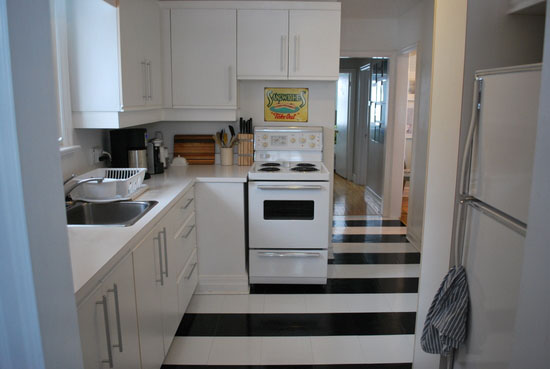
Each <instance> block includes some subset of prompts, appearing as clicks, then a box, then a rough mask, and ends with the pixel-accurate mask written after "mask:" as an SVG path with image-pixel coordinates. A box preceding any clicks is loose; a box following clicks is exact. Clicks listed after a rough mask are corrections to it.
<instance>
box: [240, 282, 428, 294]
mask: <svg viewBox="0 0 550 369" xmlns="http://www.w3.org/2000/svg"><path fill="white" fill-rule="evenodd" d="M417 292H418V278H342V279H339V278H338V279H336V278H335V279H328V280H327V284H326V285H315V284H252V285H250V293H251V294H326V293H334V294H337V293H417Z"/></svg>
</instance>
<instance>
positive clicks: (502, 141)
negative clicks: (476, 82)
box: [470, 71, 540, 223]
mask: <svg viewBox="0 0 550 369" xmlns="http://www.w3.org/2000/svg"><path fill="white" fill-rule="evenodd" d="M539 89H540V71H523V72H512V73H503V74H494V75H486V76H483V89H482V98H481V111H480V116H479V129H478V134H477V135H476V137H475V141H474V156H473V161H472V175H471V178H472V179H471V185H470V194H471V195H473V196H475V197H477V198H478V199H480V200H481V201H483V202H485V203H487V204H489V205H491V206H493V207H495V208H497V209H499V210H501V211H503V212H504V213H507V214H509V215H511V216H512V217H514V218H516V219H518V220H520V221H522V222H524V223H527V212H528V208H529V195H530V191H531V175H532V168H533V156H534V142H535V134H536V129H537V116H538V101H539V99H538V96H539Z"/></svg>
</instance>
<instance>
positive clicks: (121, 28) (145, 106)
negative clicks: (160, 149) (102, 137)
mask: <svg viewBox="0 0 550 369" xmlns="http://www.w3.org/2000/svg"><path fill="white" fill-rule="evenodd" d="M67 31H68V32H67V34H68V35H67V36H68V44H69V47H68V49H69V70H70V75H71V78H70V81H71V103H72V110H73V125H74V128H124V127H129V126H132V125H137V124H143V123H149V122H152V121H155V120H160V118H161V110H160V108H161V107H162V101H163V99H162V65H161V63H162V61H161V43H160V40H161V23H160V9H159V6H158V3H157V1H154V0H119V1H117V2H116V6H114V5H112V3H110V2H107V1H97V0H82V1H69V2H67ZM141 111H148V113H146V114H145V115H142V114H141V113H140V112H141ZM151 111H153V112H151Z"/></svg>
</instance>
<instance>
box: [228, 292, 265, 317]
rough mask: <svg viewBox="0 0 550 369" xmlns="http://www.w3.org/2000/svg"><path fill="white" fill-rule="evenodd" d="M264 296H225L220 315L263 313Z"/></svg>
mask: <svg viewBox="0 0 550 369" xmlns="http://www.w3.org/2000/svg"><path fill="white" fill-rule="evenodd" d="M264 304H265V295H225V298H224V299H223V304H222V305H221V306H220V311H219V312H220V313H263V312H264Z"/></svg>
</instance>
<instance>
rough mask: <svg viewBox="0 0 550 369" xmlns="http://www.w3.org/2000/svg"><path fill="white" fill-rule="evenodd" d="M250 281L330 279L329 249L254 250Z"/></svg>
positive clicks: (304, 282) (306, 281)
mask: <svg viewBox="0 0 550 369" xmlns="http://www.w3.org/2000/svg"><path fill="white" fill-rule="evenodd" d="M249 257H250V283H300V284H302V283H303V284H307V283H326V279H327V263H328V260H327V258H328V252H327V250H296V249H292V250H281V249H277V250H272V249H271V250H270V249H265V250H250V252H249Z"/></svg>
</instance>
